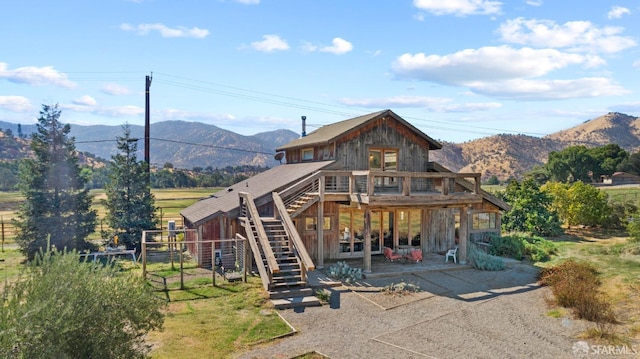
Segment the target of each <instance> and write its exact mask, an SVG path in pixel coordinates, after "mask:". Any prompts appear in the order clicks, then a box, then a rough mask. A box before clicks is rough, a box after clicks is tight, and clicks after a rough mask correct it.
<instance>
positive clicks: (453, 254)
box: [444, 247, 458, 263]
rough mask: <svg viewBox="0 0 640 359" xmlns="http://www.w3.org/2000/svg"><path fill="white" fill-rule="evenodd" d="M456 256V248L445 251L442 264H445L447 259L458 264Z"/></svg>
mask: <svg viewBox="0 0 640 359" xmlns="http://www.w3.org/2000/svg"><path fill="white" fill-rule="evenodd" d="M457 254H458V247H455V248H453V249H449V250H448V251H447V254H446V255H445V256H444V262H445V263H447V262H448V261H449V257H451V258H453V263H458V261H457V260H456V256H457Z"/></svg>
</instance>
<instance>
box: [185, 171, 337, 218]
mask: <svg viewBox="0 0 640 359" xmlns="http://www.w3.org/2000/svg"><path fill="white" fill-rule="evenodd" d="M331 163H333V161H322V162H304V163H295V164H284V165H279V166H277V167H274V168H271V169H268V170H266V171H264V172H261V173H258V174H257V175H255V176H253V177H251V178H248V179H246V180H244V181H241V182H238V183H236V184H234V185H232V186H230V187H227V188H225V189H222V190H220V191H218V192H216V193H214V194H212V195H211V196H210V197H208V198H205V199H202V200H200V201H199V202H196V203H194V204H193V205H191V206H189V207H187V208H185V209H183V210H182V211H181V212H180V214H181V215H182V216H183V217H184V218H185V219H187V220H188V221H190V222H191V223H194V224H195V225H198V224H199V223H200V222H202V221H204V220H206V219H208V218H210V217H213V216H214V215H216V214H218V213H227V212H230V211H232V210H234V209H236V208H238V207H239V205H240V199H239V198H238V192H247V193H249V194H251V196H253V198H254V199H258V198H259V197H261V196H264V195H266V194H269V193H271V192H273V191H276V190H279V189H284V188H285V187H286V186H287V185H289V184H292V183H293V182H297V181H298V180H300V179H302V178H304V177H306V176H308V175H310V174H312V173H314V172H316V171H318V170H319V169H321V168H323V167H326V166H328V165H329V164H331Z"/></svg>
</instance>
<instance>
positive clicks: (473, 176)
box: [280, 170, 482, 206]
mask: <svg viewBox="0 0 640 359" xmlns="http://www.w3.org/2000/svg"><path fill="white" fill-rule="evenodd" d="M480 176H481V175H480V173H453V172H391V171H386V172H383V171H369V170H365V171H327V170H323V171H319V172H317V173H315V174H313V175H311V176H309V177H307V178H306V179H304V180H302V181H301V182H299V183H297V184H295V185H293V186H291V187H289V188H287V189H285V190H283V191H282V192H280V196H281V197H282V198H283V199H284V201H285V204H286V203H287V202H288V201H294V200H295V198H296V197H298V196H300V195H303V194H306V195H317V196H319V197H320V198H322V199H324V200H328V201H350V202H357V203H362V204H368V205H370V206H388V205H393V206H402V205H407V206H410V205H436V206H443V205H464V204H469V203H480V202H482V194H481V190H480Z"/></svg>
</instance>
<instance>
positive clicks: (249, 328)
mask: <svg viewBox="0 0 640 359" xmlns="http://www.w3.org/2000/svg"><path fill="white" fill-rule="evenodd" d="M216 282H217V284H218V285H217V286H216V287H215V288H214V287H212V286H211V280H209V281H208V285H207V286H202V285H203V284H205V283H203V281H202V280H198V281H196V282H187V283H186V285H185V287H186V288H185V290H177V289H176V290H171V289H170V290H168V291H167V292H158V293H159V295H165V293H166V295H167V296H168V297H169V299H170V300H171V301H170V302H169V306H168V308H167V316H166V318H165V324H164V330H163V331H161V332H152V333H150V334H149V336H148V337H147V343H148V344H150V345H152V346H153V350H152V352H151V357H152V358H185V357H189V358H226V357H229V356H231V355H232V354H233V353H235V352H238V351H242V350H245V349H247V348H249V347H250V346H252V345H255V344H258V343H262V342H265V341H268V340H270V339H272V338H275V337H278V336H282V335H286V334H289V333H290V332H291V328H289V326H288V325H287V324H286V323H285V322H284V321H282V320H281V319H280V316H279V315H278V314H277V313H276V311H275V310H274V309H272V308H271V304H270V302H269V301H268V300H267V298H266V296H265V292H264V290H262V286H261V282H260V279H259V278H255V277H253V278H249V280H248V282H247V283H242V282H235V283H228V282H223V281H222V279H220V282H218V281H217V280H216ZM192 284H193V286H192ZM195 298H198V299H197V300H195Z"/></svg>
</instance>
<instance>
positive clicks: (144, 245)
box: [142, 231, 147, 279]
mask: <svg viewBox="0 0 640 359" xmlns="http://www.w3.org/2000/svg"><path fill="white" fill-rule="evenodd" d="M142 277H143V278H144V279H147V231H142Z"/></svg>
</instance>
